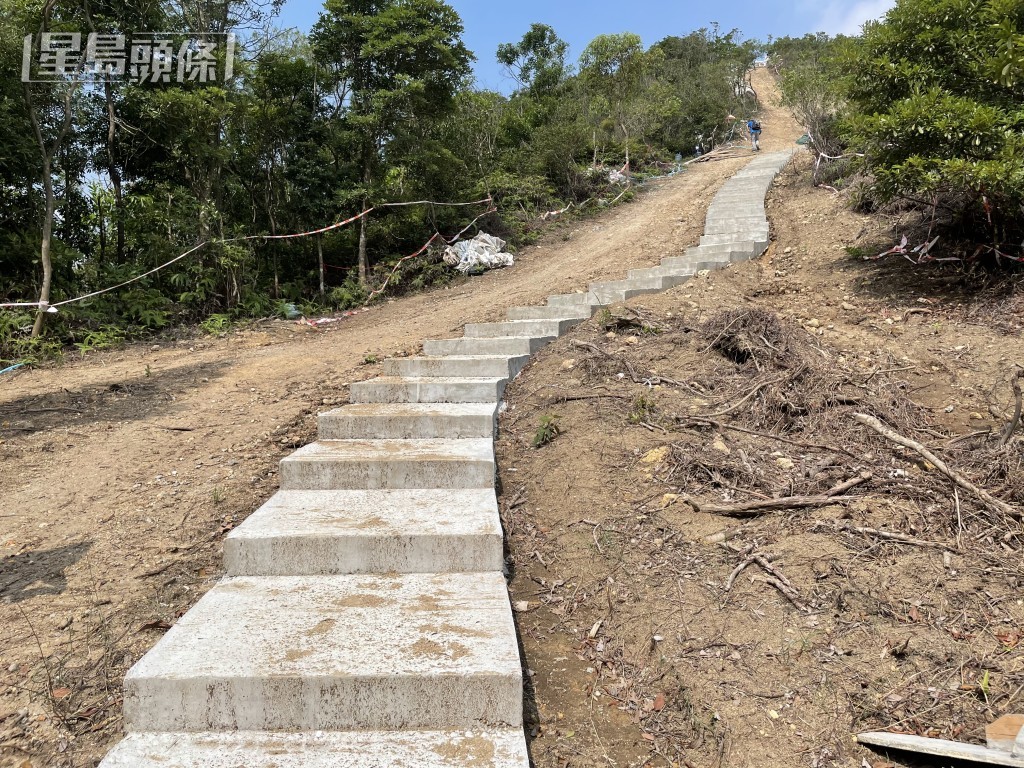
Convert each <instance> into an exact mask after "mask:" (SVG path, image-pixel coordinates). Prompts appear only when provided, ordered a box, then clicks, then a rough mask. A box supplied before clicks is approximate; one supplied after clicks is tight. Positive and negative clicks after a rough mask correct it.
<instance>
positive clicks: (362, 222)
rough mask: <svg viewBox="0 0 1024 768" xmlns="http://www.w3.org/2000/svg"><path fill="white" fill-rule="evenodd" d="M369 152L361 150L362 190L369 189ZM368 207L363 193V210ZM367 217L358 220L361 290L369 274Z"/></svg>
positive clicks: (365, 285) (364, 286) (367, 200)
mask: <svg viewBox="0 0 1024 768" xmlns="http://www.w3.org/2000/svg"><path fill="white" fill-rule="evenodd" d="M370 178H371V177H370V150H369V149H364V150H363V188H364V190H368V189H369V188H370ZM369 207H370V198H369V197H367V195H366V192H364V193H363V210H364V211H365V210H366V209H367V208H369ZM367 218H368V217H367V216H363V217H362V218H361V219H359V285H361V286H362V287H363V288H366V287H368V286H369V282H370V281H369V272H370V262H369V260H368V259H367V257H366V219H367Z"/></svg>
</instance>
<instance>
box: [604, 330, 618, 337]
mask: <svg viewBox="0 0 1024 768" xmlns="http://www.w3.org/2000/svg"><path fill="white" fill-rule="evenodd" d="M616 336H618V334H617V333H615V331H608V333H606V334H605V335H604V337H605V338H606V339H614V338H615V337H616Z"/></svg>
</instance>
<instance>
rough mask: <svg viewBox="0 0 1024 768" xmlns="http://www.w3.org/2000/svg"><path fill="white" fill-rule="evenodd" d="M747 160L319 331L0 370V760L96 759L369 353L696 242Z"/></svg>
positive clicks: (266, 329) (63, 762)
mask: <svg viewBox="0 0 1024 768" xmlns="http://www.w3.org/2000/svg"><path fill="white" fill-rule="evenodd" d="M744 162H745V159H736V160H724V161H721V162H716V163H707V164H697V165H695V166H694V167H693V168H692V169H691V170H690V171H689V172H687V173H685V174H682V175H680V176H678V177H675V178H673V179H671V180H668V181H663V182H658V183H657V184H656V185H654V184H652V185H649V187H650V188H649V189H648V190H646V191H644V192H643V193H642V194H641V195H640V196H639V198H638V199H637V201H636V202H633V203H628V204H623V205H620V206H618V207H616V208H614V209H612V210H609V211H606V212H603V213H602V214H600V215H598V216H593V217H589V218H584V219H577V220H572V221H567V222H564V223H559V224H556V225H554V226H553V227H551V229H550V230H549V231H548V233H547V234H546V235H545V236H544V237H543V238H542V240H541V241H540V242H539V244H538V245H536V246H532V247H530V248H527V249H525V250H524V251H522V252H521V253H519V254H517V261H516V264H515V266H514V267H511V268H509V269H505V270H500V271H494V272H491V273H488V274H485V275H483V276H480V277H477V278H472V279H469V280H465V281H463V282H461V283H459V284H457V285H455V286H453V287H450V288H447V289H444V290H436V291H432V292H428V293H424V294H422V295H418V296H413V297H409V298H404V299H401V300H397V301H393V302H388V303H385V304H382V305H376V306H373V307H371V308H370V309H368V310H367V311H365V312H360V313H358V314H356V315H355V316H352V317H347V318H345V319H344V320H342V321H341V322H339V323H337V324H334V325H329V326H322V328H323V329H324V330H319V331H317V330H314V329H312V328H310V327H308V326H299V325H296V324H294V323H286V322H283V321H282V322H277V321H275V322H266V323H259V324H256V325H254V326H253V327H251V328H249V329H244V330H237V331H233V332H231V333H229V334H227V335H226V336H224V337H221V338H215V337H208V336H204V337H193V338H183V339H177V340H162V341H159V342H158V343H154V342H151V343H149V344H139V345H133V346H129V347H125V348H122V349H118V350H113V351H106V352H100V353H94V354H90V355H89V356H88V357H86V358H85V359H74V360H69V361H68V362H67V363H66V364H64V365H61V366H57V367H53V368H48V369H38V370H28V371H19V372H16V373H13V374H5V375H4V376H3V377H2V378H0V499H2V501H0V766H2V767H3V768H7V766H18V768H29V766H36V767H38V766H44V765H45V766H76V767H77V766H92V765H95V764H96V763H97V762H98V761H99V759H100V758H101V757H102V756H103V754H104V753H105V752H106V751H107V749H108V748H109V746H110V745H111V744H112V743H113V742H115V741H116V740H117V739H118V738H119V737H120V732H121V731H120V727H121V723H120V711H121V702H120V688H121V680H122V678H123V676H124V673H125V671H126V670H127V668H128V667H129V666H130V665H131V664H132V663H133V662H134V661H136V660H137V659H138V658H139V657H140V656H141V655H142V654H143V653H145V652H146V650H148V649H149V648H150V647H151V646H152V645H153V643H155V642H156V640H157V639H158V638H159V637H160V635H161V633H162V631H164V630H165V629H166V628H167V627H168V626H170V625H171V624H173V622H174V621H175V619H176V618H177V617H178V616H180V615H181V614H182V613H184V611H186V610H187V609H188V608H189V606H191V605H192V604H193V603H194V602H195V601H196V600H198V599H199V597H201V596H202V594H203V593H204V592H205V591H206V590H207V589H208V588H209V587H210V586H212V584H213V583H214V582H215V581H216V580H217V579H218V578H219V577H220V575H221V542H222V540H223V537H224V535H225V534H226V533H227V532H228V531H230V530H231V528H232V527H233V526H234V525H236V524H237V523H238V522H240V521H241V520H243V519H244V518H245V517H246V516H247V515H249V514H250V513H251V512H252V511H253V510H254V509H255V508H256V507H257V506H259V505H260V504H261V503H262V502H263V501H265V500H266V499H267V498H268V497H269V496H270V495H271V494H272V493H273V492H274V490H275V488H276V486H277V463H278V461H279V459H281V458H282V457H283V456H284V455H286V454H287V453H289V452H290V451H291V450H293V449H294V448H296V447H298V446H300V445H302V444H304V443H306V442H309V441H310V440H312V439H314V435H315V414H316V413H317V412H318V411H321V410H327V409H329V408H330V407H332V406H335V405H340V404H342V403H344V402H346V401H347V385H348V383H349V382H351V381H356V380H360V379H365V378H370V377H372V376H375V375H377V374H378V372H379V366H377V365H375V364H365V363H364V361H366V360H374V359H376V360H379V359H383V358H384V357H387V356H393V355H405V354H410V353H415V352H417V351H418V349H419V347H420V344H421V342H422V341H423V340H424V339H427V338H443V337H448V336H457V335H460V334H461V327H462V325H463V324H464V323H465V322H477V321H489V320H498V319H502V318H503V317H504V313H505V310H506V309H507V308H508V307H510V306H515V305H522V304H531V303H540V302H542V301H543V300H544V299H545V298H546V297H547V295H548V294H551V293H566V292H571V291H574V290H579V289H581V288H585V287H586V285H587V283H588V282H590V281H592V280H600V279H620V278H621V277H624V276H625V271H626V270H627V269H629V268H631V267H640V266H649V265H654V264H657V263H658V261H659V260H660V259H661V258H662V257H663V256H665V255H668V254H678V253H680V252H682V251H683V250H684V249H685V248H686V247H687V246H689V245H691V244H692V243H693V242H695V241H696V239H697V238H698V236H699V235H700V233H701V229H702V227H703V220H704V215H705V213H706V208H707V204H708V202H709V201H710V199H711V198H712V197H713V196H714V193H715V192H716V191H717V189H718V187H719V186H720V185H721V184H722V183H723V182H724V181H725V179H726V178H728V176H729V175H730V174H732V173H733V172H734V171H735V170H736V169H737V168H739V167H741V166H742V165H743V163H744Z"/></svg>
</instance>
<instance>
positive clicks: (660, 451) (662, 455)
mask: <svg viewBox="0 0 1024 768" xmlns="http://www.w3.org/2000/svg"><path fill="white" fill-rule="evenodd" d="M668 451H669V447H668V446H667V445H663V446H661V447H660V448H652V449H651V450H649V451H648V452H647V453H645V454H644V455H643V456H641V457H640V461H642V462H643V463H644V464H660V463H661V462H663V461H664V460H665V459H666V458H667V457H668Z"/></svg>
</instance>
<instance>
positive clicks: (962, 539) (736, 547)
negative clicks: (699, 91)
mask: <svg viewBox="0 0 1024 768" xmlns="http://www.w3.org/2000/svg"><path fill="white" fill-rule="evenodd" d="M755 87H757V88H758V92H759V94H760V95H761V97H762V98H765V97H768V98H771V97H772V96H773V95H774V94H773V89H772V88H771V84H770V83H766V82H764V81H763V80H762V81H760V82H759V83H758V84H756V85H755ZM762 124H763V125H764V127H765V134H764V144H765V146H766V148H776V147H778V148H781V146H782V145H783V143H784V142H785V141H790V142H791V141H792V140H793V139H794V138H796V137H797V135H799V133H800V129H799V127H798V126H797V125H795V123H793V121H792V119H791V118H789V117H788V116H787V115H786V114H785V113H784V112H782V111H781V110H779V109H777V108H774V109H773V108H771V107H769V109H767V110H766V114H765V116H764V117H762ZM780 129H781V130H780ZM769 142H771V143H769ZM809 166H810V157H809V156H807V155H803V156H798V157H797V158H796V159H795V160H794V163H793V164H792V165H791V166H790V167H789V168H787V169H786V170H785V171H784V172H783V173H782V174H781V175H780V177H779V178H778V179H777V180H776V182H775V184H774V186H773V188H772V190H771V191H770V193H769V197H768V201H767V210H768V215H769V219H770V221H771V225H772V232H773V243H772V244H771V246H770V247H769V249H768V251H767V252H766V253H765V254H764V255H763V256H762V257H760V258H759V259H755V260H752V261H749V262H745V263H742V264H736V265H731V266H729V267H727V268H725V269H723V270H719V271H714V272H712V273H710V274H709V275H708V276H706V277H698V278H695V279H692V280H691V281H689V282H687V283H686V284H684V285H682V286H679V287H677V288H674V289H672V290H670V291H666V292H664V293H660V294H651V295H645V296H639V297H636V298H635V299H632V300H630V301H629V302H626V303H625V308H624V307H621V306H620V307H616V308H613V310H614V312H615V313H616V314H618V315H620V316H621V317H622V319H621V321H619V320H616V318H615V317H612V316H607V315H602V314H599V315H598V316H597V317H595V318H594V319H592V320H590V321H587V322H585V323H583V324H581V325H580V326H578V327H577V328H576V329H574V330H573V331H572V333H570V334H568V335H567V336H565V337H562V338H560V339H558V340H557V341H556V342H554V343H553V344H551V345H549V346H547V347H545V348H544V349H543V350H541V352H540V353H538V355H536V356H535V358H534V360H533V361H531V363H530V365H529V366H528V367H527V368H526V370H525V371H524V372H523V373H522V374H521V375H520V377H519V378H518V379H516V380H515V381H514V382H513V383H512V384H511V385H510V386H509V388H508V390H507V392H506V401H507V410H506V411H505V413H504V414H503V416H502V420H501V430H500V434H499V439H498V443H497V453H498V462H499V470H500V479H501V483H502V488H503V491H504V492H503V496H502V514H503V520H504V523H505V528H506V532H507V536H508V542H509V551H510V554H511V564H512V567H513V570H514V578H513V580H512V583H511V591H512V598H513V601H514V603H513V604H514V605H515V606H516V608H517V618H518V626H519V630H520V635H521V637H522V643H523V649H524V656H525V662H526V665H527V667H528V669H529V677H528V680H529V681H530V686H529V689H528V701H529V706H528V709H527V721H528V731H529V734H530V736H531V754H532V757H533V760H534V763H535V765H536V766H537V768H589V767H590V766H596V765H607V766H618V767H619V768H625V767H626V766H629V767H630V768H641V767H643V768H647V766H651V767H652V768H653V767H654V766H686V768H696V767H698V766H699V767H701V768H703V767H705V766H708V767H710V766H714V767H715V768H795V767H797V766H803V767H804V768H840V767H841V768H862V766H869V768H894V766H895V764H899V765H908V764H909V765H916V763H903V762H899V757H898V756H896V755H890V756H882V755H879V754H877V753H874V752H871V751H869V750H866V749H863V748H860V747H858V746H857V745H856V744H855V743H854V742H853V738H852V737H853V734H855V733H857V732H860V731H863V730H882V729H885V730H900V731H905V732H910V733H916V734H919V735H924V736H934V737H940V738H954V739H959V740H962V741H972V742H976V743H977V742H980V741H983V740H984V724H986V723H988V722H991V721H992V720H994V719H995V718H996V717H998V716H1000V715H1002V714H1005V713H1008V712H1018V711H1020V710H1021V707H1022V702H1024V699H1022V693H1024V654H1022V653H1021V648H1022V647H1024V602H1022V601H1021V599H1020V587H1021V585H1022V584H1024V568H1022V562H1024V560H1022V558H1021V551H1022V550H1021V543H1022V540H1024V529H1022V528H1021V525H1020V522H1019V517H1018V518H1017V519H1012V518H1011V519H1008V518H1006V517H1005V516H1004V517H1000V516H998V515H994V514H993V513H992V511H991V510H990V509H986V508H985V506H984V505H983V504H979V502H978V500H977V499H976V498H970V497H969V496H968V495H965V494H964V493H963V492H962V490H960V491H954V489H953V488H952V486H951V485H950V483H949V482H948V480H947V479H946V478H945V477H944V476H942V475H940V474H939V473H938V472H936V471H935V467H934V466H932V464H931V463H930V462H928V461H924V460H922V458H921V456H920V455H918V454H917V453H915V452H913V451H909V450H904V449H903V448H901V447H899V446H896V445H894V444H893V443H891V442H889V441H886V440H884V439H881V438H879V437H878V436H877V435H875V434H874V433H872V432H870V431H868V430H866V429H864V428H863V427H862V426H860V425H859V424H858V423H857V422H856V420H855V418H854V414H855V413H857V412H858V411H866V412H870V413H874V414H876V415H878V416H880V417H885V420H886V421H887V423H889V424H890V425H898V429H899V430H902V431H903V432H904V433H905V434H910V435H912V436H914V439H916V440H919V441H920V442H923V443H926V444H927V445H928V446H929V447H930V448H931V449H933V450H934V452H935V453H936V454H937V455H939V456H940V457H941V458H943V460H944V461H946V462H947V463H948V464H950V465H951V466H953V467H955V468H957V469H958V470H959V471H961V472H963V473H965V474H966V475H968V476H969V477H970V478H971V479H972V480H973V481H974V482H976V483H978V484H980V485H982V486H984V487H985V488H986V489H987V490H989V491H990V492H992V493H994V494H995V495H996V496H998V497H999V498H1000V499H1002V500H1006V501H1008V502H1012V503H1014V504H1016V505H1018V509H1019V505H1020V503H1021V502H1022V501H1024V464H1022V461H1021V458H1020V456H1021V445H1022V443H1021V442H1020V440H1021V438H1018V442H1016V443H1015V444H1011V445H1010V446H1009V447H1008V448H1007V449H1002V448H998V447H997V444H996V438H995V437H994V436H997V435H998V434H999V432H1000V430H1001V429H1002V428H1003V426H1004V425H1005V424H1006V421H1007V419H1008V418H1009V416H1008V414H1009V413H1010V412H1011V411H1012V409H1013V400H1012V395H1011V389H1010V383H1009V379H1010V377H1011V376H1012V375H1013V372H1014V366H1015V364H1016V363H1019V362H1021V360H1020V355H1019V340H1020V334H1021V330H1022V320H1021V317H1022V313H1021V307H1022V302H1024V298H1022V296H1021V292H1020V290H1019V288H1018V289H1017V290H1016V291H1014V290H1006V291H1004V292H1000V291H997V290H983V291H978V292H972V290H971V287H970V285H969V282H970V281H969V280H967V279H966V278H965V276H964V275H963V274H960V273H958V272H957V271H956V270H955V269H954V268H951V267H943V266H935V267H926V268H920V267H915V266H913V265H911V264H909V263H908V262H907V261H905V260H902V259H894V260H892V261H891V262H877V261H865V260H863V259H862V258H860V256H861V255H865V254H867V255H872V254H877V253H879V252H881V251H882V250H884V249H885V248H887V247H888V246H890V245H892V244H893V243H894V242H897V241H898V239H899V233H898V231H896V232H894V231H893V230H894V229H896V228H897V227H898V225H899V222H898V220H896V221H895V222H893V221H891V220H888V219H886V218H885V217H883V216H881V215H879V216H877V217H867V216H864V215H860V214H857V213H854V212H852V211H850V210H849V209H848V208H847V207H846V205H845V201H844V200H843V198H841V197H839V196H837V195H833V194H832V193H831V192H830V191H828V190H826V189H821V188H819V189H815V188H813V187H812V186H811V185H810V181H809V175H810V174H809ZM1005 284H1009V281H1006V283H1005ZM1005 284H1004V285H1005ZM626 308H628V311H631V312H632V313H633V314H632V315H630V314H629V312H628V311H627V309H626ZM724 313H727V314H724ZM758 318H760V319H761V320H764V324H763V326H760V325H758V324H757V322H754V320H756V319H758ZM643 326H646V328H644V327H643ZM730 329H732V330H730ZM737 329H742V331H738V330H737ZM780 361H781V362H780ZM658 379H660V381H661V383H654V382H655V380H658ZM552 416H556V417H557V424H558V426H559V428H560V430H561V432H560V434H559V435H558V436H557V437H556V438H555V439H554V440H553V441H551V442H550V444H548V445H545V446H543V447H541V448H540V449H537V448H534V447H533V441H534V438H535V437H536V436H537V435H538V428H539V425H541V424H542V420H543V419H550V418H551V417H552ZM699 417H704V419H705V420H703V421H702V420H701V418H699ZM707 418H711V419H712V420H711V421H710V422H709V421H707V420H706V419H707ZM745 429H746V430H751V429H752V430H754V433H753V434H752V433H751V432H750V431H746V432H744V431H742V430H745ZM757 432H760V433H761V435H760V436H759V435H757V434H756V433H757ZM778 438H781V439H778ZM868 470H870V472H871V473H872V477H871V479H870V481H864V482H863V483H862V484H861V485H858V486H856V487H853V489H852V490H850V491H849V493H850V495H851V496H850V498H849V499H847V500H846V501H844V502H843V503H841V504H839V503H828V502H823V503H821V504H818V505H817V506H812V507H809V508H796V507H793V506H791V505H787V506H785V507H784V508H783V509H781V510H779V511H777V512H762V513H758V512H754V513H751V514H749V515H746V516H744V515H743V514H739V513H736V512H735V507H739V506H741V505H748V504H751V503H756V502H758V501H762V502H763V501H771V500H772V499H773V498H775V497H779V496H801V495H822V494H824V493H826V491H828V489H830V488H834V487H836V486H838V485H840V484H841V483H843V482H845V481H848V480H850V479H851V478H856V477H858V475H859V474H860V473H862V472H865V471H868ZM690 500H693V501H694V502H696V504H695V505H691V504H690V503H688V502H689V501H690ZM713 504H717V505H719V508H718V509H717V510H715V509H714V508H710V509H709V506H710V505H713ZM730 507H733V508H734V510H733V512H729V511H728V508H730ZM880 531H881V532H882V533H881V534H879V532H880ZM887 535H889V536H892V535H894V536H896V537H900V536H902V537H903V541H896V540H894V539H893V538H891V537H890V538H886V536H887ZM709 536H714V537H715V538H714V539H712V540H711V541H707V540H705V537H709ZM756 558H760V560H757V559H756ZM787 590H788V591H787Z"/></svg>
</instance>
